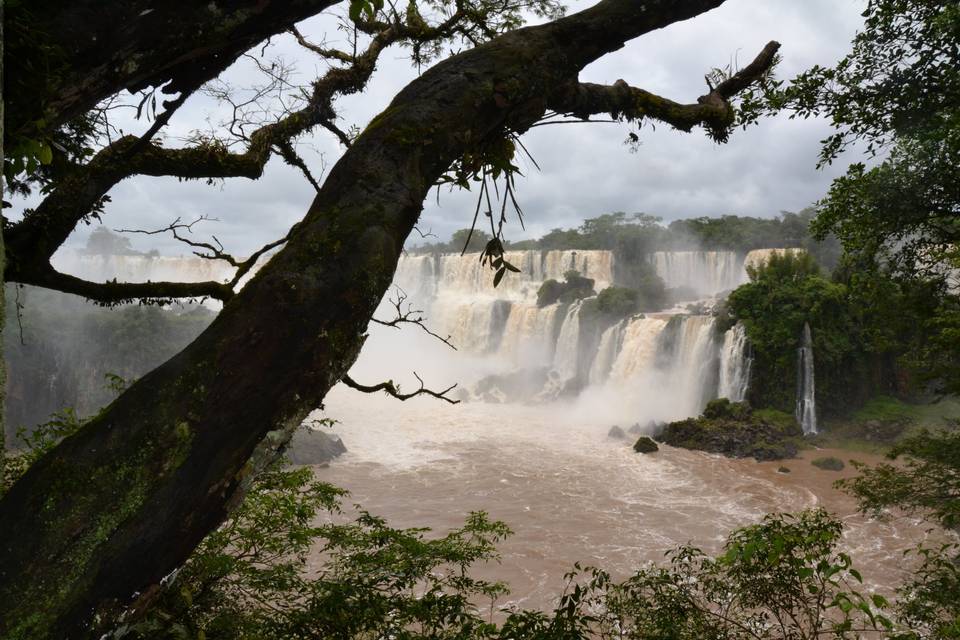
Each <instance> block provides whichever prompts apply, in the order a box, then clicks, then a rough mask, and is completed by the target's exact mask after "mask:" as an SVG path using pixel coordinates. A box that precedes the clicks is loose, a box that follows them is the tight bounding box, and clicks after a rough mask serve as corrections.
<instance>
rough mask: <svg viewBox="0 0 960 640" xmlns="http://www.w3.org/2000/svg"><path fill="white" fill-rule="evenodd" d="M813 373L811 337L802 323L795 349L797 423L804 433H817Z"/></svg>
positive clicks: (808, 326) (807, 328) (808, 328)
mask: <svg viewBox="0 0 960 640" xmlns="http://www.w3.org/2000/svg"><path fill="white" fill-rule="evenodd" d="M814 383H815V380H814V372H813V337H812V336H811V334H810V325H809V324H807V323H806V322H805V323H803V336H802V337H801V339H800V347H799V348H798V349H797V409H796V417H797V422H799V423H800V426H801V427H802V428H803V432H804V433H816V432H817V395H816V389H815V384H814Z"/></svg>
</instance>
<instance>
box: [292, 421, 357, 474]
mask: <svg viewBox="0 0 960 640" xmlns="http://www.w3.org/2000/svg"><path fill="white" fill-rule="evenodd" d="M346 452H347V448H346V447H345V446H343V441H342V440H340V438H338V437H337V436H335V435H332V434H329V433H326V432H324V431H319V430H317V429H311V428H309V427H300V428H299V429H297V431H296V432H295V433H294V434H293V438H291V440H290V445H289V446H288V447H287V457H288V458H289V459H290V462H292V463H293V464H312V465H320V464H325V463H327V462H330V461H331V460H333V459H334V458H336V457H337V456H339V455H341V454H344V453H346Z"/></svg>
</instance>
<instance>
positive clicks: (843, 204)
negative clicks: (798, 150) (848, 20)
mask: <svg viewBox="0 0 960 640" xmlns="http://www.w3.org/2000/svg"><path fill="white" fill-rule="evenodd" d="M864 17H865V23H864V28H863V30H862V31H861V32H860V33H858V34H857V36H856V37H855V39H854V41H853V48H852V50H851V52H850V54H849V55H847V56H846V57H845V58H843V59H842V60H840V61H839V62H838V63H837V64H836V65H835V66H834V67H832V68H823V67H814V68H813V69H811V70H809V71H807V72H806V73H804V74H802V75H800V76H799V77H798V78H796V79H794V80H793V82H792V83H791V84H790V86H788V87H787V88H785V89H783V90H782V91H780V92H779V93H778V94H777V95H776V97H775V98H774V104H775V106H776V107H778V108H788V109H793V110H794V111H795V113H798V114H799V115H802V116H804V117H806V116H809V115H813V114H819V115H826V116H828V117H829V118H830V119H831V120H832V122H833V124H834V126H835V128H836V132H835V133H834V134H833V135H831V136H830V137H829V138H828V139H827V140H826V141H825V144H824V147H823V151H822V153H821V161H822V162H829V161H832V160H833V159H835V158H836V157H837V156H838V154H839V152H840V151H842V150H843V149H845V148H847V147H848V146H849V145H850V144H851V143H852V142H860V143H863V144H865V145H866V148H867V152H868V154H870V155H871V156H873V155H876V154H878V153H882V152H887V151H889V153H888V155H886V157H885V158H883V159H882V161H881V162H880V163H879V164H877V165H876V166H873V167H871V168H868V167H866V166H865V165H864V164H862V163H855V164H853V165H851V167H850V169H849V170H848V172H847V174H846V175H845V176H843V177H841V178H840V179H838V180H837V181H836V182H835V183H834V185H833V187H832V188H831V190H830V193H829V195H828V196H827V198H826V199H824V200H823V201H822V202H821V203H820V204H819V214H818V216H817V219H816V221H815V224H814V229H815V231H816V233H818V234H820V235H824V234H827V233H836V234H837V235H838V236H839V237H840V239H841V240H842V241H843V244H844V246H845V247H846V249H847V250H848V251H851V252H866V253H869V254H872V253H875V252H879V253H881V254H883V255H885V256H888V257H890V258H892V259H893V261H894V262H895V263H897V264H898V265H899V266H900V267H902V268H904V269H905V270H907V271H908V272H911V273H913V272H916V270H917V269H918V268H919V269H922V270H924V269H931V268H933V269H934V270H936V269H937V265H939V264H942V263H944V262H946V263H947V264H950V265H953V266H956V265H957V260H958V255H957V251H956V244H957V242H958V240H960V222H958V217H957V216H958V214H960V46H958V42H960V7H958V6H957V3H956V2H953V1H952V0H871V1H870V2H869V3H868V4H867V9H866V11H865V12H864Z"/></svg>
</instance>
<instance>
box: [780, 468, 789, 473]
mask: <svg viewBox="0 0 960 640" xmlns="http://www.w3.org/2000/svg"><path fill="white" fill-rule="evenodd" d="M777 473H790V467H777Z"/></svg>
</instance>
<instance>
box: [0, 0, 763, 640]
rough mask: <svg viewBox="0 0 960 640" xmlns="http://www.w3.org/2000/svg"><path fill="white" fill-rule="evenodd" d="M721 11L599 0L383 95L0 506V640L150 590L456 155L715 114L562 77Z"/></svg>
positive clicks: (344, 350) (57, 627)
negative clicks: (222, 290)
mask: <svg viewBox="0 0 960 640" xmlns="http://www.w3.org/2000/svg"><path fill="white" fill-rule="evenodd" d="M722 2H723V0H684V1H676V0H659V1H653V0H648V1H646V2H643V3H638V2H637V1H636V0H604V1H602V2H600V3H599V4H598V5H596V6H595V7H593V8H591V9H588V10H586V11H583V12H581V13H578V14H575V15H573V16H570V17H567V18H564V19H561V20H558V21H556V22H553V23H550V24H547V25H542V26H538V27H532V28H527V29H523V30H520V31H516V32H513V33H511V34H508V35H506V36H502V37H500V38H498V39H496V40H494V41H492V42H490V43H488V44H486V45H483V46H480V47H477V48H476V49H473V50H470V51H468V52H465V53H462V54H460V55H457V56H455V57H453V58H450V59H449V60H446V61H445V62H443V63H441V64H439V65H437V66H436V67H434V68H433V69H431V70H429V71H427V72H426V73H424V74H423V75H422V76H421V77H419V78H418V79H417V80H415V81H414V82H412V83H411V84H410V85H408V86H407V87H406V88H405V89H404V90H403V91H401V92H400V94H398V95H397V97H396V98H395V99H394V100H393V102H392V103H391V104H390V106H389V107H388V108H387V109H386V110H385V111H384V112H383V113H382V114H381V115H380V116H378V117H377V118H375V119H374V120H373V122H371V124H370V125H369V126H368V127H367V128H366V130H365V131H364V132H363V133H362V134H361V135H360V136H359V138H358V139H357V140H356V141H355V142H354V144H353V146H352V147H351V148H350V149H349V151H348V152H347V153H346V154H345V155H344V156H343V158H342V159H341V160H340V161H339V162H338V163H337V164H336V166H335V167H334V168H333V169H332V171H331V172H330V174H329V176H328V178H327V180H326V182H325V183H324V185H323V186H322V189H321V190H320V191H319V193H318V195H317V197H316V199H315V200H314V202H313V203H312V205H311V206H310V209H309V211H308V212H307V215H306V217H305V218H304V220H303V221H302V222H301V223H300V224H299V225H298V227H297V229H296V230H295V232H294V233H293V234H292V236H291V239H290V241H289V242H288V243H287V245H286V246H285V248H284V249H283V250H282V251H280V252H279V253H278V254H277V255H276V256H275V257H274V258H273V259H272V260H270V262H269V263H268V264H267V265H266V266H265V267H264V268H263V269H262V270H261V271H260V272H259V273H258V274H257V275H256V277H254V278H253V279H252V280H251V281H250V282H249V283H248V284H247V286H246V287H244V288H243V289H242V290H241V291H240V292H239V293H238V294H237V295H236V296H235V297H233V298H232V299H231V300H230V301H229V302H228V303H227V304H226V305H225V306H224V309H223V311H222V313H221V314H220V315H219V316H218V318H217V319H216V320H215V321H214V322H213V324H212V325H211V326H210V327H209V328H208V329H207V330H206V331H205V332H204V333H203V334H202V335H201V336H200V337H199V338H198V339H197V340H196V341H194V342H193V343H192V344H191V345H189V346H188V347H187V348H186V349H185V350H184V351H182V352H181V353H180V354H178V355H177V356H175V357H174V358H172V359H171V360H170V361H168V362H167V363H165V364H164V365H162V366H160V367H159V368H157V369H156V370H154V371H153V372H151V373H150V374H148V375H146V376H145V377H143V378H142V379H141V380H139V381H138V382H136V383H135V384H134V385H132V386H131V387H130V389H128V390H127V391H126V392H125V393H124V394H123V395H121V397H120V398H118V399H117V400H116V401H115V402H114V403H113V404H111V405H110V406H109V407H107V408H106V409H105V410H104V411H103V412H102V413H101V414H100V415H98V416H97V417H96V418H94V419H93V420H92V421H91V422H90V423H89V424H87V425H86V426H85V427H84V428H83V429H82V430H81V431H80V432H79V433H77V434H76V435H74V436H72V437H70V438H68V439H67V440H65V441H64V442H63V443H61V444H60V445H59V446H58V447H57V448H56V449H55V450H54V451H52V452H51V453H50V454H49V455H47V456H46V457H44V458H43V459H42V460H40V461H39V462H38V463H37V464H36V465H35V466H34V467H33V468H31V469H30V471H29V472H28V473H27V475H25V476H24V477H23V478H22V479H21V480H20V481H19V482H18V483H17V484H16V485H15V486H14V487H13V488H12V489H11V491H10V492H9V493H8V494H7V495H6V496H5V497H4V498H3V500H2V502H0V637H14V638H39V637H69V638H74V637H83V636H85V635H87V634H88V633H89V630H88V625H89V624H90V622H91V619H92V616H93V615H94V613H95V611H97V610H98V608H100V607H103V606H106V605H109V604H110V603H120V604H127V603H129V602H130V600H131V598H132V597H133V596H134V594H136V593H140V594H145V593H146V594H149V592H150V591H151V590H152V589H154V588H156V585H157V584H159V582H160V581H161V579H162V578H163V577H164V576H166V575H167V574H169V573H170V572H171V571H173V570H174V569H175V568H176V567H177V566H179V565H180V564H181V563H182V562H183V561H184V559H185V558H186V557H187V556H188V554H189V553H190V552H191V551H192V549H193V548H194V547H195V546H196V544H197V543H198V542H199V541H200V540H201V539H202V538H203V536H205V535H206V534H207V533H208V532H209V531H211V530H212V529H213V528H215V527H216V526H217V525H218V524H219V523H220V522H222V520H223V518H224V517H225V516H226V514H227V513H228V511H229V509H230V508H231V506H232V505H233V504H235V503H236V502H237V501H238V500H239V499H240V498H241V497H242V495H243V492H244V489H245V486H246V485H247V484H248V482H249V480H250V479H251V474H252V473H254V472H255V469H256V467H257V464H258V459H259V458H260V457H261V456H265V455H269V453H270V449H271V448H276V447H279V446H281V445H282V443H284V442H285V441H286V440H287V438H288V437H289V435H290V433H292V430H293V429H295V428H296V426H297V425H299V423H300V422H301V421H302V420H303V419H304V418H305V416H306V415H307V413H308V412H309V411H311V410H312V409H314V408H316V407H318V406H321V405H322V402H323V399H324V397H325V396H326V394H327V392H328V391H329V390H330V388H331V387H332V386H333V385H335V384H336V383H337V382H338V381H339V380H340V379H341V377H343V376H344V375H345V374H346V372H347V370H348V369H349V367H350V366H351V365H352V363H353V362H354V360H355V359H356V357H357V355H358V353H359V352H360V349H361V347H362V346H363V343H364V339H365V335H366V334H365V332H366V327H367V324H368V322H369V320H370V318H371V316H372V314H373V312H374V310H375V308H376V307H377V305H378V303H379V301H380V299H381V298H382V296H383V295H384V292H385V291H386V290H387V288H388V286H389V285H390V282H391V280H392V277H393V273H394V269H395V268H396V264H397V260H398V258H399V256H400V253H401V250H402V247H403V243H404V241H405V239H406V237H407V235H408V234H409V233H410V231H411V230H412V229H413V226H414V225H415V224H416V222H417V219H418V216H419V214H420V211H421V207H422V202H423V200H424V198H425V196H426V195H427V192H428V190H429V189H430V188H431V187H432V186H433V185H434V184H435V183H436V181H437V180H438V178H439V177H440V176H441V175H442V174H443V172H444V171H446V170H447V168H448V167H449V166H450V165H451V163H452V162H453V161H454V160H456V159H457V158H458V157H460V156H461V155H463V154H464V152H466V151H468V150H470V149H474V148H476V147H477V145H479V144H480V143H482V142H483V141H489V140H491V139H496V138H498V137H502V136H503V135H505V134H506V133H507V132H509V131H523V130H525V129H526V128H527V127H528V126H529V125H530V124H532V123H533V122H534V121H536V120H537V119H539V118H540V117H541V116H542V115H543V114H544V112H545V110H546V109H547V108H548V107H549V108H552V109H558V110H564V111H568V112H575V113H577V114H578V115H581V114H587V113H591V112H593V113H596V112H609V111H615V112H617V113H620V114H624V115H626V116H627V117H640V116H647V115H649V116H651V117H660V118H661V119H664V120H666V121H668V122H672V123H675V124H676V126H678V127H680V128H685V129H689V128H690V126H692V124H694V123H696V122H699V123H700V124H705V125H707V126H708V127H720V126H722V125H723V124H724V123H729V119H730V108H729V106H728V105H726V103H725V98H726V97H728V96H727V95H725V94H724V93H723V91H720V92H719V93H717V91H714V92H712V93H711V94H709V95H708V96H706V97H705V98H707V99H706V100H704V99H701V101H700V102H699V103H697V104H692V105H678V104H676V103H670V102H669V101H663V99H661V98H657V99H656V101H652V100H650V98H651V97H652V98H656V96H651V95H650V94H646V92H643V93H642V94H640V93H632V92H634V91H639V90H632V89H631V88H629V87H627V86H626V85H625V84H624V83H618V85H615V86H613V87H599V86H597V85H581V84H579V83H578V82H577V75H578V73H579V72H580V70H581V69H582V68H583V67H584V66H586V65H587V64H589V63H590V62H592V61H593V60H596V59H597V58H599V57H601V56H603V55H604V54H606V53H608V52H610V51H613V50H615V49H618V48H620V47H621V46H622V44H623V43H624V42H625V41H627V40H628V39H631V38H633V37H636V36H639V35H641V34H643V33H646V32H649V31H651V30H654V29H658V28H660V27H663V26H666V25H668V24H670V23H672V22H676V21H678V20H683V19H686V18H690V17H693V16H695V15H698V14H700V13H702V12H704V11H707V10H708V9H711V8H713V7H715V6H718V5H720V4H722ZM771 57H772V53H771ZM767 64H769V60H768V61H767ZM728 89H730V87H728ZM731 90H732V89H731ZM737 90H739V89H737ZM714 98H717V99H719V100H720V103H719V104H718V103H717V101H716V100H714ZM644 100H649V102H647V103H645V102H643V101H644ZM657 109H663V110H664V111H663V113H662V114H661V115H659V116H658V115H657ZM678 110H679V111H678ZM671 118H675V121H672V120H671ZM691 118H692V119H691ZM258 445H259V447H258Z"/></svg>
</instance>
